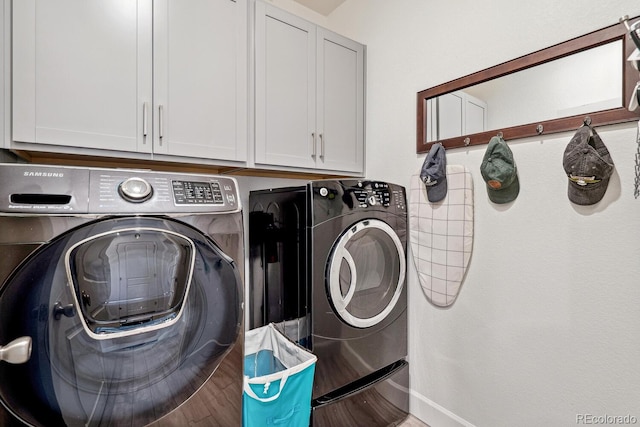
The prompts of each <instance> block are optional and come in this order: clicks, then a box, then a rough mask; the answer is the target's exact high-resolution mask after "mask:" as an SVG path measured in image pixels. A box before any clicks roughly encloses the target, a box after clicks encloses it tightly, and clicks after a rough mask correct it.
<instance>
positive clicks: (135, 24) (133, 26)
mask: <svg viewBox="0 0 640 427" xmlns="http://www.w3.org/2000/svg"><path fill="white" fill-rule="evenodd" d="M151 5H152V1H151V0H138V1H132V0H110V1H101V0H57V1H48V0H20V1H15V2H13V10H12V13H13V16H12V19H13V25H12V27H13V32H12V34H13V65H12V66H13V139H14V140H15V141H22V142H35V143H42V144H55V145H61V146H69V147H84V148H103V149H110V150H119V151H139V152H150V151H151V144H152V141H151V139H150V137H149V138H146V137H145V136H144V130H145V126H144V125H145V124H148V120H145V110H144V105H147V106H149V107H150V105H151V104H150V103H151V92H152V87H151V85H152V78H151V76H152V60H151V58H152V56H151V55H152V52H151V34H152V33H151V24H152V10H151ZM36 25H37V28H36ZM149 114H150V111H149ZM146 118H147V119H150V117H149V116H146ZM147 129H148V128H147Z"/></svg>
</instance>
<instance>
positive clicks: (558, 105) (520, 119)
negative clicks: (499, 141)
mask: <svg viewBox="0 0 640 427" xmlns="http://www.w3.org/2000/svg"><path fill="white" fill-rule="evenodd" d="M627 34H628V33H627V29H626V27H625V26H624V25H623V24H622V23H620V24H616V25H612V26H610V27H606V28H604V29H602V30H598V31H595V32H592V33H589V34H586V35H584V36H582V37H578V38H576V39H572V40H569V41H567V42H564V43H560V44H558V45H555V46H552V47H550V48H547V49H543V50H540V51H537V52H534V53H532V54H529V55H525V56H522V57H520V58H517V59H514V60H512V61H509V62H505V63H503V64H500V65H497V66H495V67H491V68H488V69H486V70H483V71H479V72H477V73H474V74H471V75H468V76H465V77H462V78H460V79H457V80H454V81H451V82H448V83H445V84H442V85H439V86H436V87H433V88H430V89H426V90H423V91H421V92H418V100H417V101H418V112H417V121H418V126H417V145H416V151H417V153H426V152H427V151H429V149H430V148H431V145H432V143H434V142H436V141H438V142H440V143H442V144H443V145H444V147H445V148H458V147H465V146H469V145H479V144H486V143H488V142H489V140H490V139H491V137H492V136H495V135H497V134H498V133H500V132H502V135H503V137H504V138H505V139H515V138H525V137H528V136H535V135H541V134H543V135H544V134H551V133H555V132H563V131H568V130H574V129H576V128H578V127H579V126H581V125H582V124H583V122H584V121H585V120H590V121H591V123H592V124H593V125H596V126H599V125H607V124H613V123H622V122H625V121H631V120H637V119H638V114H637V113H633V112H630V111H628V110H627V108H626V106H627V105H629V100H630V97H631V93H632V89H633V87H634V86H635V84H636V82H638V80H640V76H639V75H638V72H637V71H635V70H634V69H633V68H632V67H631V64H630V62H629V61H626V58H627V57H628V56H629V54H630V53H631V52H633V49H634V47H635V45H634V43H633V42H631V41H630V40H627V39H628V35H627ZM603 64H606V65H605V66H603ZM540 94H544V96H541V95H540ZM569 101H571V103H568V102H569Z"/></svg>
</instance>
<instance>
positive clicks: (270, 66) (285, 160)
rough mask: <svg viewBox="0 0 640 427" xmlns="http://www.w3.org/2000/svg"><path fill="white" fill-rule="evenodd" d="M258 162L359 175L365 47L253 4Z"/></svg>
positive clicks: (361, 153)
mask: <svg viewBox="0 0 640 427" xmlns="http://www.w3.org/2000/svg"><path fill="white" fill-rule="evenodd" d="M255 55H256V56H255V58H256V62H255V63H256V65H255V76H256V94H255V101H256V135H255V162H256V164H264V165H272V166H287V167H289V166H290V167H298V168H311V169H319V170H326V171H343V172H355V173H362V172H363V170H364V46H362V45H361V44H359V43H356V42H354V41H352V40H349V39H347V38H345V37H342V36H340V35H338V34H335V33H333V32H331V31H328V30H326V29H323V28H321V27H317V26H316V25H315V24H312V23H310V22H308V21H305V20H303V19H301V18H298V17H296V16H294V15H291V14H289V13H287V12H284V11H282V10H280V9H278V8H276V7H273V6H271V5H268V4H265V3H263V2H260V1H258V2H256V31H255Z"/></svg>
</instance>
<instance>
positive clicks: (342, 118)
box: [317, 29, 364, 172]
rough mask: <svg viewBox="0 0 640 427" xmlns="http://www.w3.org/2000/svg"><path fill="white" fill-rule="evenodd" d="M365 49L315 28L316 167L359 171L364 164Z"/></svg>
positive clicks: (343, 38)
mask: <svg viewBox="0 0 640 427" xmlns="http://www.w3.org/2000/svg"><path fill="white" fill-rule="evenodd" d="M363 56H364V48H363V46H362V45H360V44H359V43H356V42H354V41H352V40H349V39H347V38H345V37H342V36H339V35H337V34H335V33H332V32H330V31H328V30H325V29H318V80H317V81H318V83H317V86H318V116H317V117H318V119H317V130H318V133H319V137H320V141H319V142H320V148H319V150H320V154H319V158H318V160H319V162H320V164H319V165H318V167H320V168H322V169H330V170H343V171H353V172H361V171H362V170H363V164H364V70H363V67H364V58H363Z"/></svg>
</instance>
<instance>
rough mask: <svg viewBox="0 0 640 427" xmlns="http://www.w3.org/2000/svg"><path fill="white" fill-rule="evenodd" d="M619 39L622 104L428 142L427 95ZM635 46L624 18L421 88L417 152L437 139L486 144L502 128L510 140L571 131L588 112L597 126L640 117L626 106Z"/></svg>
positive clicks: (450, 144)
mask: <svg viewBox="0 0 640 427" xmlns="http://www.w3.org/2000/svg"><path fill="white" fill-rule="evenodd" d="M635 19H637V18H633V19H632V20H635ZM617 40H622V45H623V53H624V55H623V57H622V58H620V60H621V61H623V65H622V70H623V76H622V81H623V88H622V90H623V94H622V100H623V106H622V107H620V108H613V109H609V110H602V111H594V112H592V113H588V114H586V115H585V114H580V115H576V116H569V117H562V118H558V119H553V120H545V121H540V122H535V123H529V124H523V125H519V126H512V127H506V128H503V129H493V130H490V131H486V132H480V133H475V134H470V135H462V136H459V137H455V138H448V139H442V140H440V141H432V142H425V141H426V126H425V122H426V114H427V108H426V100H427V99H431V98H435V97H437V96H440V95H444V94H446V93H449V92H454V91H457V90H461V89H464V88H466V87H469V86H473V85H475V84H478V83H482V82H486V81H488V80H492V79H495V78H498V77H501V76H505V75H508V74H511V73H515V72H517V71H521V70H525V69H528V68H531V67H535V66H536V65H540V64H544V63H546V62H550V61H553V60H555V59H559V58H564V57H566V56H569V55H572V54H574V53H578V52H582V51H584V50H587V49H591V48H594V47H598V46H601V45H604V44H607V43H611V42H615V41H617ZM634 49H635V44H634V43H633V41H632V40H631V38H630V37H629V35H628V32H627V28H626V27H625V25H624V24H623V23H622V22H620V23H619V24H615V25H611V26H609V27H606V28H603V29H601V30H597V31H594V32H591V33H588V34H585V35H583V36H581V37H577V38H574V39H571V40H568V41H566V42H563V43H559V44H557V45H554V46H551V47H548V48H546V49H542V50H539V51H536V52H533V53H530V54H528V55H524V56H521V57H519V58H516V59H513V60H511V61H508V62H504V63H502V64H499V65H496V66H494V67H490V68H487V69H485V70H482V71H478V72H476V73H473V74H469V75H468V76H465V77H461V78H459V79H456V80H452V81H450V82H448V83H443V84H441V85H438V86H435V87H432V88H430V89H426V90H423V91H420V92H418V112H417V122H418V127H417V143H416V152H417V153H418V154H421V153H426V152H428V151H429V149H430V148H431V145H432V144H434V143H435V142H440V143H441V144H442V145H443V146H444V147H445V148H447V149H449V148H460V147H466V146H469V145H481V144H487V143H488V142H489V140H490V139H491V137H493V136H495V135H497V134H498V133H500V132H502V136H503V138H504V139H506V140H509V139H518V138H526V137H530V136H536V135H548V134H553V133H557V132H565V131H570V130H574V129H577V128H578V127H580V126H581V125H582V124H583V123H584V121H585V119H586V118H587V116H588V119H590V120H591V124H593V125H594V126H602V125H610V124H615V123H623V122H628V121H634V120H638V119H639V118H640V113H638V112H630V111H629V110H628V109H627V107H626V106H627V105H629V101H630V99H631V93H632V91H633V89H634V87H635V85H636V83H637V82H638V81H639V80H640V77H639V74H638V72H637V71H636V70H635V69H634V68H633V67H632V66H631V65H630V63H629V61H627V60H626V58H628V57H629V55H630V54H631V53H632V52H633V50H634ZM539 125H542V129H543V130H542V131H540V128H539V127H538V126H539Z"/></svg>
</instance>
